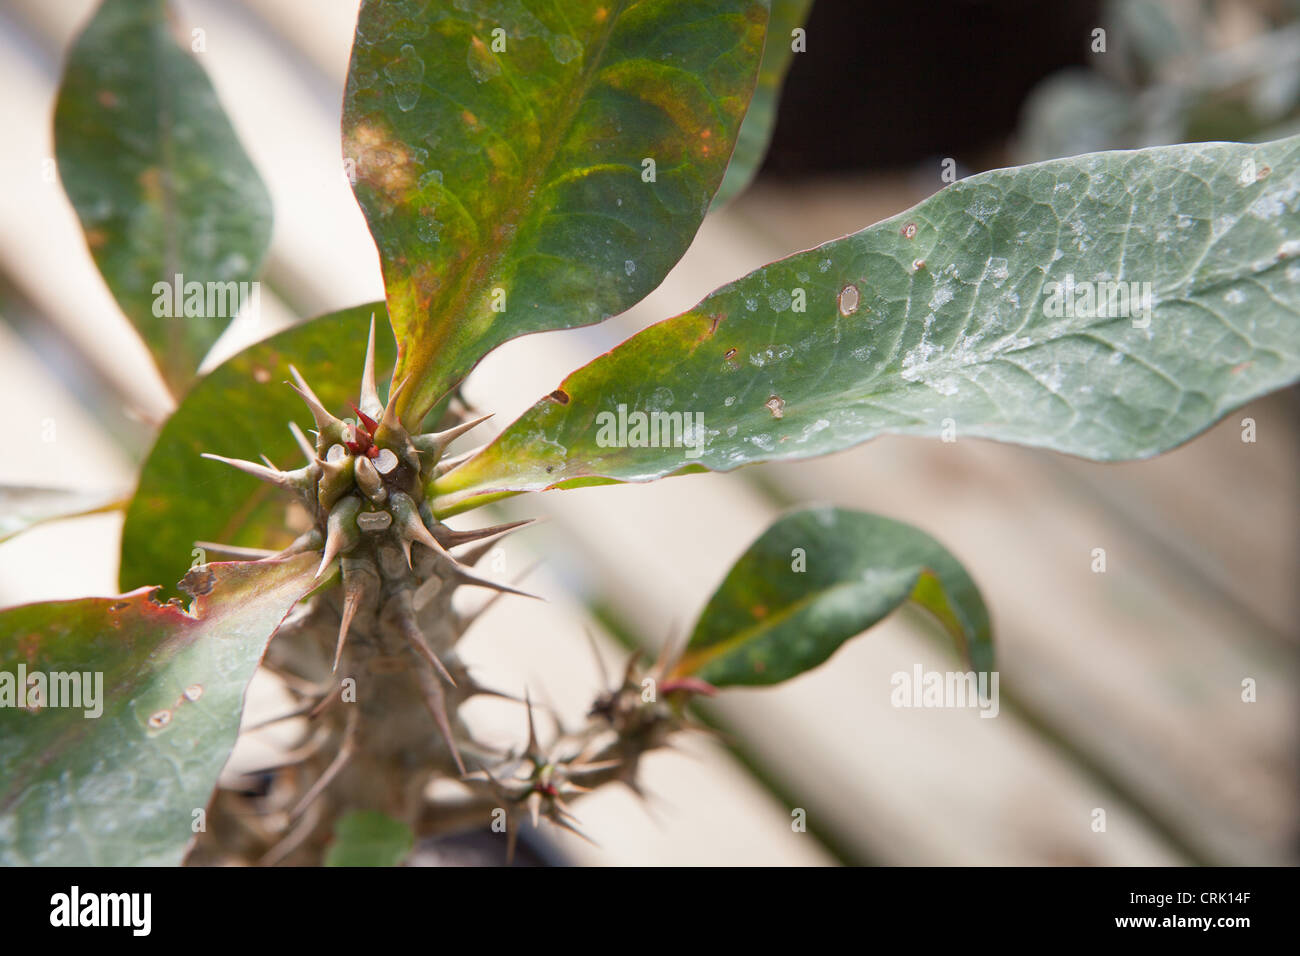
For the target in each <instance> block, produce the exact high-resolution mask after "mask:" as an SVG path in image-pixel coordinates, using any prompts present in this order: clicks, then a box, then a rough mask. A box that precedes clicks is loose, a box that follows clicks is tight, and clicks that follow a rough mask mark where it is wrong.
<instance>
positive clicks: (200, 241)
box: [54, 0, 271, 394]
mask: <svg viewBox="0 0 1300 956" xmlns="http://www.w3.org/2000/svg"><path fill="white" fill-rule="evenodd" d="M54 143H55V155H56V156H57V158H58V164H59V175H60V177H61V178H62V180H63V185H64V187H65V188H66V189H67V192H68V197H69V198H70V199H71V200H72V205H73V207H74V208H75V209H76V211H77V216H78V217H79V218H80V219H81V226H82V229H83V230H84V231H85V235H86V243H87V245H88V246H89V247H90V252H91V255H92V256H94V259H95V264H96V265H97V266H98V267H99V271H100V272H101V273H102V274H103V276H104V279H105V281H106V282H107V283H108V287H109V289H110V290H112V293H113V296H114V298H116V299H117V302H118V305H120V306H121V307H122V311H123V312H125V313H126V316H127V318H129V319H130V320H131V321H132V322H133V323H134V324H135V327H136V329H137V330H138V331H139V332H140V334H141V335H142V336H143V337H144V340H145V343H146V344H147V345H148V346H149V350H150V351H151V352H152V353H153V356H154V361H155V362H156V363H157V365H158V368H159V370H160V371H161V372H162V373H163V377H164V378H165V379H166V380H167V382H168V384H170V385H171V387H172V389H173V390H174V391H176V392H177V393H178V394H179V393H181V392H183V391H184V389H185V388H186V387H187V386H188V385H189V383H190V382H192V381H193V379H194V377H195V370H196V369H197V368H198V365H199V362H200V361H201V360H202V358H203V356H204V355H205V354H207V351H208V349H209V348H210V347H211V346H212V343H213V342H215V341H216V340H217V337H218V336H220V335H221V332H222V331H223V330H224V329H225V327H226V326H227V325H228V324H229V320H230V319H231V318H233V317H234V315H235V312H236V311H237V305H236V304H234V301H235V300H236V299H238V301H240V302H243V301H245V300H248V301H250V302H251V303H252V304H253V305H255V304H256V302H257V301H258V298H257V297H260V291H259V289H258V287H255V286H251V285H249V286H242V287H241V286H240V285H239V284H240V283H249V282H251V280H252V279H253V278H254V277H255V276H256V275H257V273H258V270H259V268H260V266H261V262H262V258H263V256H264V255H265V254H266V248H267V244H268V242H269V241H270V238H271V198H270V196H269V195H268V194H267V191H266V187H265V186H264V185H263V184H262V181H261V179H260V178H259V177H258V175H257V171H256V170H255V169H254V168H253V165H252V163H250V162H249V160H248V157H247V156H246V155H245V154H244V151H243V149H242V148H241V147H240V145H239V140H238V139H237V138H236V136H235V131H234V129H233V128H232V127H231V125H230V121H229V120H228V119H227V118H226V115H225V113H224V112H222V109H221V104H220V103H219V102H218V101H217V96H216V92H215V91H214V90H213V88H212V84H211V82H209V80H208V78H207V76H206V75H205V74H204V72H203V70H202V69H201V68H200V67H199V65H198V63H197V62H195V60H194V58H193V57H191V56H190V55H189V54H188V53H187V52H186V51H184V50H183V49H182V48H181V47H180V46H178V45H177V43H176V39H175V38H174V37H173V35H172V30H171V28H170V27H169V24H168V22H167V9H166V4H165V3H164V2H163V0H104V3H103V4H102V5H101V6H100V8H99V11H98V12H97V13H96V14H95V16H94V17H93V19H91V21H90V23H89V24H88V25H87V27H86V29H85V31H84V32H83V33H82V34H81V36H80V37H79V38H78V40H77V42H76V44H75V45H74V46H73V48H72V51H71V53H70V54H69V55H68V62H67V68H66V70H65V71H64V74H63V83H62V86H61V87H60V89H59V98H58V103H57V105H56V106H55V110H54ZM178 275H179V276H182V277H183V278H182V279H181V280H180V283H181V288H180V291H181V295H182V296H185V295H186V287H187V286H188V287H189V292H190V293H193V292H194V291H195V290H196V289H199V290H200V292H201V295H199V296H198V297H197V298H193V299H191V300H190V304H191V306H192V307H191V308H190V309H189V310H184V311H182V312H181V313H180V314H179V315H176V316H175V317H167V313H166V306H165V305H161V304H158V305H157V306H156V304H157V303H159V302H164V303H166V302H170V303H171V304H172V305H175V301H174V298H175V297H174V296H172V295H171V294H170V293H169V294H166V295H163V296H161V299H160V295H159V294H160V293H161V292H162V291H163V290H162V288H161V287H159V288H158V289H157V290H156V289H155V285H156V284H157V283H164V284H165V285H166V287H167V288H169V289H170V288H173V287H174V286H175V285H176V282H177V279H176V277H177V276H178ZM190 283H202V284H204V285H203V286H201V287H194V286H189V284H190ZM241 296H242V298H241ZM200 302H201V305H200ZM181 304H182V306H184V305H185V304H186V299H185V298H182V299H181ZM194 311H198V312H199V313H200V314H198V315H195V314H193V313H194ZM156 312H163V313H164V314H163V315H161V316H160V315H158V314H156ZM173 314H174V313H173Z"/></svg>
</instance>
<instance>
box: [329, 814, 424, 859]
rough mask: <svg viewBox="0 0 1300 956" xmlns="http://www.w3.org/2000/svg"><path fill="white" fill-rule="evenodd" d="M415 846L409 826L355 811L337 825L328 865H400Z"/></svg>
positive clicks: (383, 815)
mask: <svg viewBox="0 0 1300 956" xmlns="http://www.w3.org/2000/svg"><path fill="white" fill-rule="evenodd" d="M413 846H415V834H414V832H413V831H412V830H411V828H410V827H409V826H407V825H406V824H405V823H402V822H401V821H399V820H394V819H393V818H392V817H390V816H386V815H385V814H382V813H377V812H375V811H374V810H353V811H352V812H351V813H347V814H344V815H343V816H342V817H341V818H340V819H339V822H338V823H336V824H335V825H334V842H333V843H331V844H330V848H329V852H328V853H327V854H326V856H325V865H326V866H397V865H398V864H399V863H401V862H402V861H403V860H404V859H406V855H407V854H408V853H410V852H411V848H412V847H413Z"/></svg>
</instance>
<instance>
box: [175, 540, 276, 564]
mask: <svg viewBox="0 0 1300 956" xmlns="http://www.w3.org/2000/svg"><path fill="white" fill-rule="evenodd" d="M194 547H196V548H202V549H203V550H204V551H215V552H217V554H227V555H230V557H232V558H236V559H238V560H240V561H260V560H262V559H263V558H272V557H275V556H276V555H277V554H278V553H279V552H276V551H268V550H266V549H265V548H241V547H238V546H237V545H233V544H217V542H215V541H195V542H194Z"/></svg>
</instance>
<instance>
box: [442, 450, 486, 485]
mask: <svg viewBox="0 0 1300 956" xmlns="http://www.w3.org/2000/svg"><path fill="white" fill-rule="evenodd" d="M487 446H488V443H486V442H485V443H484V444H482V445H479V446H478V447H477V448H471V449H470V450H469V451H467V452H464V453H462V454H459V455H456V456H455V457H453V458H443V459H440V460H439V461H438V463H437V464H436V465H434V466H433V476H434V477H435V478H441V477H442V476H443V475H445V474H447V472H449V471H451V470H452V469H453V468H459V467H460V466H461V465H463V464H465V462H467V461H469V460H470V459H471V458H473V457H474V456H475V455H477V454H478V453H479V452H481V451H482V450H483V449H484V448H487Z"/></svg>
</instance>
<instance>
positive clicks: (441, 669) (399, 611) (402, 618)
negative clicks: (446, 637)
mask: <svg viewBox="0 0 1300 956" xmlns="http://www.w3.org/2000/svg"><path fill="white" fill-rule="evenodd" d="M396 618H397V626H398V628H400V629H401V632H402V636H403V637H405V638H406V641H407V643H408V644H410V645H411V647H413V648H414V649H415V651H416V652H417V653H418V654H419V655H420V656H421V657H423V658H424V659H425V660H426V661H428V662H429V665H430V666H431V667H433V669H434V670H436V671H437V672H438V673H439V674H440V675H441V676H442V679H443V680H445V681H446V682H447V683H448V684H450V685H451V686H452V687H455V686H456V680H455V678H453V677H452V676H451V672H450V671H449V670H447V667H446V665H445V664H443V662H442V661H441V660H439V659H438V655H437V654H435V653H434V652H433V648H431V647H430V646H429V642H428V641H426V640H425V639H424V633H423V632H422V631H421V630H420V624H419V622H418V621H417V620H416V619H415V611H414V610H413V609H412V607H411V597H410V594H409V592H405V591H404V592H401V594H400V595H399V596H398V597H397V604H396Z"/></svg>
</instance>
